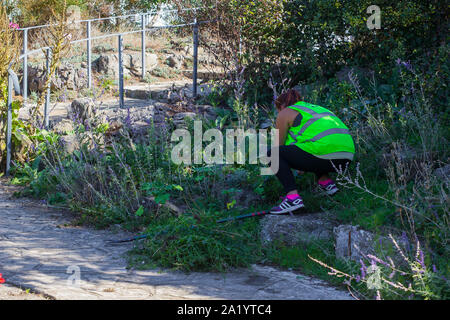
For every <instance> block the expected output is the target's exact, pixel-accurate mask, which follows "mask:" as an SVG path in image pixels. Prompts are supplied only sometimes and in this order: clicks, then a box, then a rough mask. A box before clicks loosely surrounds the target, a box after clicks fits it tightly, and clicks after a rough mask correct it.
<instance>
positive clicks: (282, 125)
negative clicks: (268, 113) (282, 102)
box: [275, 109, 291, 146]
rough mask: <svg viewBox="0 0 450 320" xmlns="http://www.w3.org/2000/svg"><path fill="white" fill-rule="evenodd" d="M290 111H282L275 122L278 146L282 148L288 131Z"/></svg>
mask: <svg viewBox="0 0 450 320" xmlns="http://www.w3.org/2000/svg"><path fill="white" fill-rule="evenodd" d="M290 113H291V110H290V109H284V110H283V111H281V112H280V113H279V114H278V117H277V121H276V124H275V125H276V129H278V134H279V140H278V146H283V145H284V143H285V142H286V137H287V133H288V131H289V128H290V127H291V125H290V118H291V117H290Z"/></svg>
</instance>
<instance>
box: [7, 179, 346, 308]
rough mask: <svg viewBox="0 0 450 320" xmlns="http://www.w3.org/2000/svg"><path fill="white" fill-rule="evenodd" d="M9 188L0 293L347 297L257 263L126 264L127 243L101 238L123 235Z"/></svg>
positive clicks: (30, 295) (27, 295)
mask: <svg viewBox="0 0 450 320" xmlns="http://www.w3.org/2000/svg"><path fill="white" fill-rule="evenodd" d="M12 189H13V188H12V187H8V186H6V185H5V183H4V181H3V183H2V182H1V181H0V273H2V274H3V278H4V279H5V280H6V283H5V284H4V285H2V286H0V300H2V299H77V300H78V299H308V300H323V299H351V297H350V296H349V294H348V293H347V292H345V291H340V290H337V289H335V288H332V287H330V286H329V285H327V284H326V283H324V282H323V281H320V280H317V279H313V278H310V277H307V276H299V275H298V274H295V273H292V272H287V271H281V270H278V269H276V268H272V267H268V266H262V265H254V266H252V268H250V269H248V270H247V269H245V270H236V271H234V272H230V273H226V274H218V273H196V272H195V273H190V274H186V273H183V272H174V271H166V270H147V271H138V270H134V269H128V268H127V263H126V259H125V257H124V254H125V253H126V252H127V251H128V250H130V249H131V248H132V246H133V244H132V243H129V244H124V245H115V246H110V245H108V244H107V241H108V240H112V239H121V238H122V237H129V236H130V235H129V234H127V233H125V232H123V231H115V232H113V231H111V230H109V231H108V230H93V229H89V228H85V227H74V226H71V225H70V222H71V221H72V220H73V215H72V214H71V213H69V212H66V211H62V210H57V209H48V208H46V207H44V206H43V205H40V204H39V202H36V201H32V200H24V199H11V192H12ZM19 288H22V289H23V290H21V289H19ZM26 289H31V290H32V291H31V292H37V293H40V294H36V293H29V292H27V291H24V290H26Z"/></svg>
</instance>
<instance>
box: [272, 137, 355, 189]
mask: <svg viewBox="0 0 450 320" xmlns="http://www.w3.org/2000/svg"><path fill="white" fill-rule="evenodd" d="M279 150H280V167H279V170H278V173H277V174H276V176H277V178H278V179H279V180H280V182H281V184H282V185H283V187H284V190H285V191H286V193H289V192H291V191H293V190H296V189H297V186H296V184H295V178H294V175H293V173H292V170H291V169H297V170H300V171H304V172H313V173H315V174H316V176H317V178H318V179H319V178H320V177H321V176H323V175H325V174H328V173H329V172H335V168H334V167H333V164H334V165H335V166H336V168H338V169H339V167H341V168H342V169H345V168H346V166H347V165H348V164H349V163H350V162H351V161H350V160H348V159H335V160H325V159H320V158H317V157H315V156H313V155H312V154H309V153H308V152H306V151H303V150H302V149H300V148H299V147H297V146H281V147H280V148H279ZM269 157H270V150H269Z"/></svg>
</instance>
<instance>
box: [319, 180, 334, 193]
mask: <svg viewBox="0 0 450 320" xmlns="http://www.w3.org/2000/svg"><path fill="white" fill-rule="evenodd" d="M319 191H320V192H322V193H323V194H324V195H328V196H334V195H335V194H336V193H337V192H338V191H339V189H338V187H337V186H336V184H335V183H334V181H333V180H331V179H329V180H327V181H324V182H319Z"/></svg>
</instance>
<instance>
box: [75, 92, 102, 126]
mask: <svg viewBox="0 0 450 320" xmlns="http://www.w3.org/2000/svg"><path fill="white" fill-rule="evenodd" d="M95 109H96V106H95V103H94V100H92V99H91V98H82V99H76V100H74V101H72V104H71V105H70V107H69V110H68V117H69V118H70V119H71V120H73V121H75V122H77V123H81V124H84V125H86V124H88V123H89V122H90V121H92V120H93V119H94V117H95V115H96V111H95Z"/></svg>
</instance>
